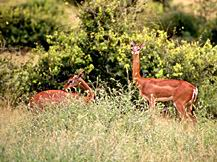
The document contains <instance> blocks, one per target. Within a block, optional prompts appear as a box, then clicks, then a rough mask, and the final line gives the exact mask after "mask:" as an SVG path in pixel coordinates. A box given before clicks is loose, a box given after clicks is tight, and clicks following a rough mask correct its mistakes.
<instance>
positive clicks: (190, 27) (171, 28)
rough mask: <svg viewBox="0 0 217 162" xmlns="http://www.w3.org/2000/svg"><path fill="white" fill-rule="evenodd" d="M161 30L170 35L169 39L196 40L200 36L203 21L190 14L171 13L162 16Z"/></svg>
mask: <svg viewBox="0 0 217 162" xmlns="http://www.w3.org/2000/svg"><path fill="white" fill-rule="evenodd" d="M160 17H161V18H160V24H159V26H160V29H161V30H164V31H166V32H167V33H168V37H173V36H175V37H181V38H182V39H183V38H184V39H186V40H194V39H195V38H198V36H199V34H200V27H201V25H202V20H201V19H200V18H198V17H196V16H193V15H191V14H189V13H184V12H181V11H169V12H165V13H164V14H162V16H160Z"/></svg>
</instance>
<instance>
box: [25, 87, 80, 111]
mask: <svg viewBox="0 0 217 162" xmlns="http://www.w3.org/2000/svg"><path fill="white" fill-rule="evenodd" d="M70 97H73V98H79V94H78V93H68V92H66V91H63V90H46V91H42V92H39V93H37V94H36V95H34V96H33V97H32V98H31V99H30V102H29V104H30V108H31V110H32V111H34V108H36V107H38V108H39V110H43V109H44V107H45V106H46V105H51V104H57V103H60V102H66V101H67V99H69V98H70Z"/></svg>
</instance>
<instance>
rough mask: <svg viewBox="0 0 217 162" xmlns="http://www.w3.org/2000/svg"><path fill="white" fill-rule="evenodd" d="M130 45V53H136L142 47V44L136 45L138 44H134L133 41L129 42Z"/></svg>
mask: <svg viewBox="0 0 217 162" xmlns="http://www.w3.org/2000/svg"><path fill="white" fill-rule="evenodd" d="M130 46H131V53H132V55H138V54H139V52H140V50H141V49H142V48H143V47H144V45H143V44H141V45H138V44H135V43H134V42H131V43H130Z"/></svg>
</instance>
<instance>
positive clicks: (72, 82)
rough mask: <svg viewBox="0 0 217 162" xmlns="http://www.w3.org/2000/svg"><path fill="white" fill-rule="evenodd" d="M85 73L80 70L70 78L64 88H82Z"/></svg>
mask: <svg viewBox="0 0 217 162" xmlns="http://www.w3.org/2000/svg"><path fill="white" fill-rule="evenodd" d="M82 77H83V73H82V72H80V73H79V74H78V75H73V76H72V77H70V78H69V80H68V81H67V83H66V84H65V85H64V90H69V89H71V88H77V87H79V88H81V87H82V81H83V79H82Z"/></svg>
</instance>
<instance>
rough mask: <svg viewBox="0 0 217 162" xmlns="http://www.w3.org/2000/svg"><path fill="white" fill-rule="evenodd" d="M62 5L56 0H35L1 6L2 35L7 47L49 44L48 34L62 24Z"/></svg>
mask: <svg viewBox="0 0 217 162" xmlns="http://www.w3.org/2000/svg"><path fill="white" fill-rule="evenodd" d="M60 6H61V5H60V4H58V3H57V2H55V1H51V0H47V1H41V0H33V1H27V2H25V3H21V4H17V5H12V6H4V5H2V6H1V8H0V16H1V19H0V35H1V37H2V39H1V41H2V40H4V41H5V42H6V44H5V46H6V47H14V46H16V47H22V46H28V47H36V44H37V43H38V44H41V45H42V46H43V47H44V48H45V49H48V47H49V45H48V42H47V40H46V35H48V34H52V33H53V32H54V31H55V30H57V28H58V27H60V26H61V21H60V16H61V17H62V16H63V10H62V9H61V7H60Z"/></svg>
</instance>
